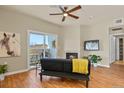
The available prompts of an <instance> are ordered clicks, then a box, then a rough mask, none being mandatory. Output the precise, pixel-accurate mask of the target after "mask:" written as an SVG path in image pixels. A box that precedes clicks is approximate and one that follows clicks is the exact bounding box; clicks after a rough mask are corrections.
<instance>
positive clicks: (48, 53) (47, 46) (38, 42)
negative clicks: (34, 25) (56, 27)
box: [28, 32, 57, 68]
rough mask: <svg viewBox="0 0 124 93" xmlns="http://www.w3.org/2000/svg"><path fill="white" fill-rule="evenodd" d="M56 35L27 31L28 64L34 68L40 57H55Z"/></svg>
mask: <svg viewBox="0 0 124 93" xmlns="http://www.w3.org/2000/svg"><path fill="white" fill-rule="evenodd" d="M56 43H57V36H56V35H51V34H44V33H37V32H30V33H29V52H28V53H29V54H28V56H29V62H30V63H29V65H30V68H34V67H35V66H36V63H37V62H39V61H40V59H41V58H56V55H57V46H56Z"/></svg>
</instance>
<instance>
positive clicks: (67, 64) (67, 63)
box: [64, 59, 72, 72]
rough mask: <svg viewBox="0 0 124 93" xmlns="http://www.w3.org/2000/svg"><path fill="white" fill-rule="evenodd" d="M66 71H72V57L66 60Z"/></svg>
mask: <svg viewBox="0 0 124 93" xmlns="http://www.w3.org/2000/svg"><path fill="white" fill-rule="evenodd" d="M64 72H72V61H71V60H70V59H67V60H66V61H64Z"/></svg>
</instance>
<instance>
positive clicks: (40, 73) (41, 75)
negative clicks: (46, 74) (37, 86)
mask: <svg viewBox="0 0 124 93" xmlns="http://www.w3.org/2000/svg"><path fill="white" fill-rule="evenodd" d="M40 81H42V73H40Z"/></svg>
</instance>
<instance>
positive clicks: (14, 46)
mask: <svg viewBox="0 0 124 93" xmlns="http://www.w3.org/2000/svg"><path fill="white" fill-rule="evenodd" d="M14 56H20V34H18V33H10V32H0V57H14Z"/></svg>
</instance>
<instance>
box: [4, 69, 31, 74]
mask: <svg viewBox="0 0 124 93" xmlns="http://www.w3.org/2000/svg"><path fill="white" fill-rule="evenodd" d="M27 71H29V69H23V70H18V71H13V72H7V73H6V74H5V75H6V76H8V75H13V74H17V73H22V72H27Z"/></svg>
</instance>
